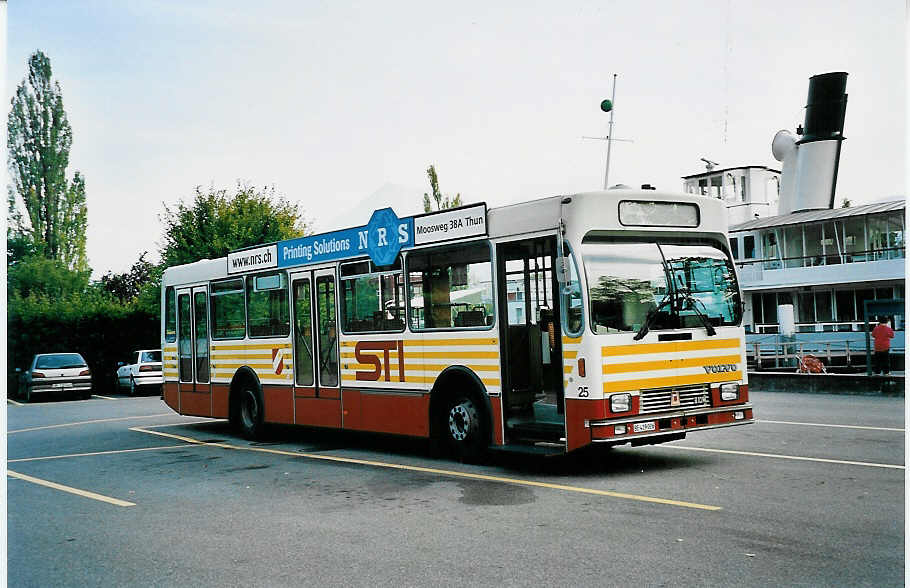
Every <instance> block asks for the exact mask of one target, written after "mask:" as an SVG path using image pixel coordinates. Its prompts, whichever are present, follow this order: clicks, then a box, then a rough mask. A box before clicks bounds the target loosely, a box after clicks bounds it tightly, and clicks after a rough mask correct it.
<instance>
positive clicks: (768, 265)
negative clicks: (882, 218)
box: [736, 247, 906, 270]
mask: <svg viewBox="0 0 910 588" xmlns="http://www.w3.org/2000/svg"><path fill="white" fill-rule="evenodd" d="M905 256H906V250H905V248H904V247H888V248H885V249H869V250H867V251H848V252H845V253H843V254H841V253H839V252H833V253H826V254H825V255H822V254H820V253H819V254H817V255H802V256H798V257H775V258H769V259H752V260H748V261H740V260H737V261H736V266H737V267H738V268H740V269H744V268H746V267H749V268H752V267H758V268H761V269H766V270H776V269H783V268H795V267H816V266H822V265H840V264H844V263H864V262H867V261H882V260H887V259H903V258H904V257H905Z"/></svg>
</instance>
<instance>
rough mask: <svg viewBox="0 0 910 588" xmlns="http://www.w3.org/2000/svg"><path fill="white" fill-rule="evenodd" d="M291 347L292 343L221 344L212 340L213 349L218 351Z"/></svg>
mask: <svg viewBox="0 0 910 588" xmlns="http://www.w3.org/2000/svg"><path fill="white" fill-rule="evenodd" d="M276 347H277V348H278V349H290V348H291V344H290V343H239V344H231V345H219V344H218V343H217V342H215V341H213V342H212V349H213V350H217V351H247V350H248V349H275V348H276Z"/></svg>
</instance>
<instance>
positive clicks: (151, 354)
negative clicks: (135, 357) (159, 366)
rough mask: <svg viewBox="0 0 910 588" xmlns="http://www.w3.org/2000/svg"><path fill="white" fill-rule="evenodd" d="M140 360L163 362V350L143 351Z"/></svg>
mask: <svg viewBox="0 0 910 588" xmlns="http://www.w3.org/2000/svg"><path fill="white" fill-rule="evenodd" d="M139 361H140V362H142V363H161V351H143V352H142V354H141V357H140V359H139Z"/></svg>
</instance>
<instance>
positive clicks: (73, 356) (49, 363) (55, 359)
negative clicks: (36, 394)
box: [35, 353, 86, 370]
mask: <svg viewBox="0 0 910 588" xmlns="http://www.w3.org/2000/svg"><path fill="white" fill-rule="evenodd" d="M35 367H36V368H43V369H58V370H59V369H64V368H77V367H86V364H85V360H84V359H82V356H81V355H79V354H78V353H53V354H50V355H39V356H38V360H37V361H36V362H35Z"/></svg>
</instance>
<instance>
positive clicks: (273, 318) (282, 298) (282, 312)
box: [246, 272, 291, 337]
mask: <svg viewBox="0 0 910 588" xmlns="http://www.w3.org/2000/svg"><path fill="white" fill-rule="evenodd" d="M246 305H247V311H246V315H247V329H248V332H249V334H250V337H287V336H288V335H289V334H290V332H291V316H290V311H289V310H288V277H287V274H285V273H284V272H275V273H269V274H260V275H255V276H247V277H246Z"/></svg>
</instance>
